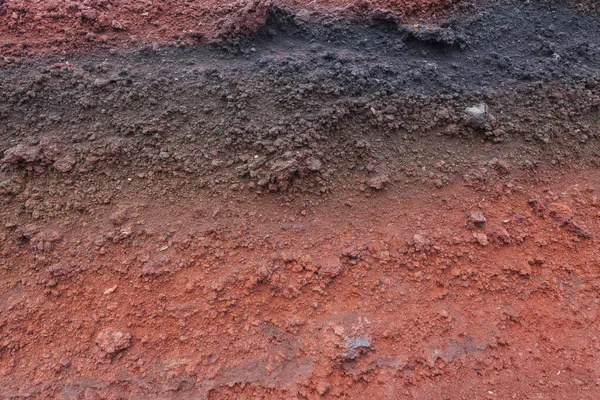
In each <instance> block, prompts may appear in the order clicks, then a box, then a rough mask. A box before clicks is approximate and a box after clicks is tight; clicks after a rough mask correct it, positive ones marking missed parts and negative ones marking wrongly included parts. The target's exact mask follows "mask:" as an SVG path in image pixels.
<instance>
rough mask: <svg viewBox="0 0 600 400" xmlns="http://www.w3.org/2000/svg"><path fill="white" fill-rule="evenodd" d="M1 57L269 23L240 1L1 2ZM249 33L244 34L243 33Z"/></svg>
mask: <svg viewBox="0 0 600 400" xmlns="http://www.w3.org/2000/svg"><path fill="white" fill-rule="evenodd" d="M2 3H4V4H3V5H2V6H0V53H1V54H4V55H5V56H7V55H18V56H23V55H31V54H36V53H48V52H58V51H61V50H72V49H73V48H79V47H90V46H99V45H100V46H102V45H108V44H110V45H116V44H120V45H133V46H136V45H139V44H144V43H177V42H186V43H193V42H195V41H199V40H212V39H214V38H215V37H217V36H218V35H219V34H220V33H221V32H222V31H223V29H224V28H225V29H227V30H228V31H232V32H235V31H236V30H238V31H241V32H239V33H247V32H252V30H253V29H256V28H257V27H259V26H261V25H262V24H263V23H264V21H265V10H266V8H267V7H268V6H269V5H270V4H271V3H272V2H271V1H265V0H253V1H248V2H244V3H241V4H240V2H238V1H232V0H230V1H214V0H195V1H173V0H171V1H168V0H161V1H152V2H141V1H137V0H112V1H111V0H86V1H79V2H76V1H65V0H49V1H41V2H39V1H32V0H24V1H14V0H6V1H5V0H0V4H2ZM458 3H464V0H410V1H391V0H387V1H384V0H379V1H376V2H372V3H366V2H357V3H354V2H348V1H343V0H326V1H308V0H303V1H298V0H278V1H276V2H275V4H277V5H278V6H281V7H285V8H290V9H291V10H294V11H299V10H305V11H304V13H306V11H308V12H315V11H318V13H319V14H320V15H323V14H328V13H344V12H346V11H348V10H347V9H350V12H360V11H365V10H388V11H392V12H394V13H396V14H398V15H403V16H415V15H427V16H428V17H429V18H431V17H434V16H435V15H437V14H438V13H439V12H442V11H444V10H447V9H448V8H449V7H450V6H453V5H455V4H458ZM246 28H248V30H247V31H246V32H244V31H245V30H246Z"/></svg>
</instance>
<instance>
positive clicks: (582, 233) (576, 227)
mask: <svg viewBox="0 0 600 400" xmlns="http://www.w3.org/2000/svg"><path fill="white" fill-rule="evenodd" d="M568 226H569V230H570V231H571V233H573V234H574V235H575V236H579V237H580V238H582V239H591V238H592V237H593V235H592V234H591V233H590V232H589V231H588V230H587V229H586V228H585V227H584V226H582V225H581V224H579V223H577V222H574V221H570V222H569V223H568Z"/></svg>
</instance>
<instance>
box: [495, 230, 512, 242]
mask: <svg viewBox="0 0 600 400" xmlns="http://www.w3.org/2000/svg"><path fill="white" fill-rule="evenodd" d="M491 235H492V237H493V238H494V239H495V240H496V241H498V242H499V243H500V244H510V243H511V242H512V239H511V237H510V234H509V233H508V231H507V230H506V229H505V228H504V227H501V226H496V227H494V228H493V229H492V230H491Z"/></svg>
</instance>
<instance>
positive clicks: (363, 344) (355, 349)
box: [344, 336, 371, 360]
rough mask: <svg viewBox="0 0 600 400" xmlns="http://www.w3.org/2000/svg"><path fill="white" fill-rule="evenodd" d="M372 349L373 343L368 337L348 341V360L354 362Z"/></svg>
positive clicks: (346, 357)
mask: <svg viewBox="0 0 600 400" xmlns="http://www.w3.org/2000/svg"><path fill="white" fill-rule="evenodd" d="M370 349H371V341H370V340H369V338H368V337H366V336H355V337H352V338H348V339H347V340H346V352H345V353H344V358H345V359H346V360H354V359H356V358H358V357H359V356H360V355H361V354H364V353H366V352H367V351H369V350H370Z"/></svg>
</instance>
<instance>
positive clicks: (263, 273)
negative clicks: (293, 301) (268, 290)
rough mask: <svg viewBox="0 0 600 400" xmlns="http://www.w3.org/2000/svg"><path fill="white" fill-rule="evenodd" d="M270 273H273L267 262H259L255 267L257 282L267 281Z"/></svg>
mask: <svg viewBox="0 0 600 400" xmlns="http://www.w3.org/2000/svg"><path fill="white" fill-rule="evenodd" d="M272 274H273V268H271V267H270V266H269V265H267V264H261V265H260V266H259V267H258V268H257V269H256V275H257V277H258V281H259V282H266V281H268V280H269V278H271V275H272Z"/></svg>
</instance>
